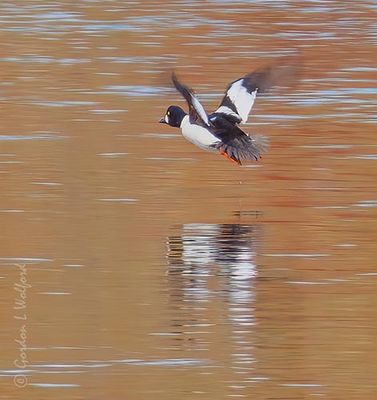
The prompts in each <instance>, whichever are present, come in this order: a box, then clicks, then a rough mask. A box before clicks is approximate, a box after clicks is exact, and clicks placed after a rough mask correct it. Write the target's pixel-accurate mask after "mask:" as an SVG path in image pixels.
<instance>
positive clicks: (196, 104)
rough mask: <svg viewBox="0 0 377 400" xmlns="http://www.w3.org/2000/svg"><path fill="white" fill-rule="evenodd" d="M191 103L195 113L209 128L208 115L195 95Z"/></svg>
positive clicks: (192, 96)
mask: <svg viewBox="0 0 377 400" xmlns="http://www.w3.org/2000/svg"><path fill="white" fill-rule="evenodd" d="M191 103H192V106H193V107H194V109H195V111H196V112H197V113H198V115H199V117H200V118H201V119H202V120H203V122H204V123H205V124H206V125H208V126H209V121H208V115H207V113H206V111H205V109H204V107H203V106H202V105H201V103H200V101H199V100H198V99H197V98H196V97H195V96H194V95H193V94H191Z"/></svg>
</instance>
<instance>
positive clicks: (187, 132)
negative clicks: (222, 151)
mask: <svg viewBox="0 0 377 400" xmlns="http://www.w3.org/2000/svg"><path fill="white" fill-rule="evenodd" d="M181 129H182V135H183V137H184V138H185V139H187V140H188V141H189V142H191V143H193V144H195V145H196V146H198V147H200V148H201V149H203V150H207V151H216V149H214V148H213V147H211V146H213V145H214V144H216V143H220V139H219V138H217V137H216V136H214V135H212V133H211V132H209V131H208V130H207V129H206V128H204V127H202V126H199V125H195V124H191V123H190V117H189V116H188V115H186V116H185V117H184V118H183V120H182V123H181Z"/></svg>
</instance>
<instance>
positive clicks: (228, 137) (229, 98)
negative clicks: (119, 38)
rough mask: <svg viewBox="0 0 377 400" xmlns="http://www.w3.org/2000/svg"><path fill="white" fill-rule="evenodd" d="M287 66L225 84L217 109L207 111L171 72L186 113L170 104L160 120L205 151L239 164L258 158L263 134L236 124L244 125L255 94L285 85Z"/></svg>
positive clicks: (289, 71) (263, 144)
mask: <svg viewBox="0 0 377 400" xmlns="http://www.w3.org/2000/svg"><path fill="white" fill-rule="evenodd" d="M292 71H293V69H292V68H290V67H289V66H288V65H277V64H274V65H270V66H267V67H264V68H259V69H257V70H255V71H254V72H251V73H249V74H247V75H245V76H243V77H242V78H239V79H237V80H235V81H233V82H231V83H230V84H229V86H228V87H227V89H226V91H225V94H224V97H223V99H222V100H221V102H220V105H219V106H218V108H217V109H216V110H215V111H214V112H213V113H212V114H208V113H207V112H206V110H205V109H204V107H203V106H202V104H201V103H200V102H199V100H198V98H197V97H196V96H195V93H194V91H193V90H192V89H190V88H189V87H188V86H186V85H184V84H183V83H182V82H180V81H179V79H178V78H177V76H176V74H175V73H173V74H172V82H173V84H174V86H175V88H176V89H177V90H178V92H180V93H181V95H182V96H183V97H184V99H185V100H186V102H187V104H188V108H189V112H188V114H187V113H186V112H185V111H184V110H183V109H182V108H181V107H179V106H175V105H171V106H169V107H168V109H167V111H166V114H165V116H164V117H163V118H161V119H160V121H159V122H160V123H165V124H168V125H170V126H172V127H176V128H181V131H182V135H183V137H185V138H186V139H187V140H188V141H190V142H191V143H193V144H195V145H196V146H198V147H200V148H201V149H203V150H206V151H212V152H217V153H219V154H221V155H222V156H224V157H226V158H227V159H229V160H230V161H232V162H235V163H237V164H239V165H241V164H242V162H243V161H249V160H258V159H259V158H260V157H261V153H262V152H264V151H266V150H267V140H266V138H265V137H264V136H260V135H248V134H247V133H245V132H244V131H243V130H242V129H241V128H240V127H239V125H241V124H245V123H246V122H247V120H248V117H249V113H250V111H251V108H252V107H253V104H254V101H255V98H256V97H257V95H259V94H261V93H264V92H265V91H266V90H267V89H269V88H270V87H271V86H274V85H276V84H279V85H281V86H285V83H286V82H285V81H288V78H289V77H290V76H291V75H292Z"/></svg>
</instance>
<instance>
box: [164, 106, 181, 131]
mask: <svg viewBox="0 0 377 400" xmlns="http://www.w3.org/2000/svg"><path fill="white" fill-rule="evenodd" d="M185 116H186V113H185V112H184V110H182V108H181V107H178V106H169V108H168V109H167V110H166V114H165V116H164V118H161V119H160V121H159V122H160V123H161V124H168V125H170V126H174V127H175V128H179V127H180V126H181V123H182V120H183V118H184V117H185Z"/></svg>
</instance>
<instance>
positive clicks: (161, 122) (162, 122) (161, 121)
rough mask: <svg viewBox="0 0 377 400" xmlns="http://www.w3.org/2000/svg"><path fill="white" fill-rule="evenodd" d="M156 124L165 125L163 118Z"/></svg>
mask: <svg viewBox="0 0 377 400" xmlns="http://www.w3.org/2000/svg"><path fill="white" fill-rule="evenodd" d="M158 122H159V123H160V124H166V121H165V119H164V118H161V119H160V120H159V121H158Z"/></svg>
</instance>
